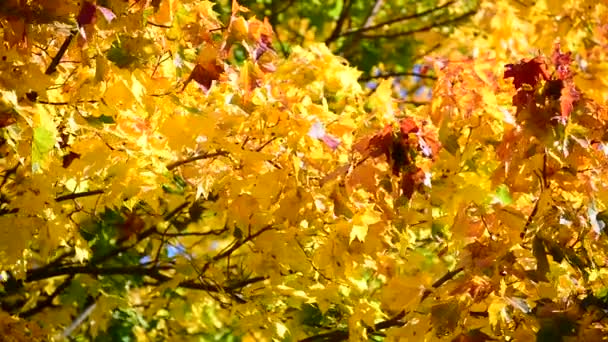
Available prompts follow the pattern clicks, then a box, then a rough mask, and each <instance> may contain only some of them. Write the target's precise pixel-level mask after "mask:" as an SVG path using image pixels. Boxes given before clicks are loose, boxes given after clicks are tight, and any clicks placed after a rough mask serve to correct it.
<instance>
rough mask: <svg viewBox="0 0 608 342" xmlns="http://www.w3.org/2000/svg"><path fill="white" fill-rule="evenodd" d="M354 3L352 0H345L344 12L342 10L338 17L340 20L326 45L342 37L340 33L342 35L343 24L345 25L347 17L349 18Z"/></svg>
mask: <svg viewBox="0 0 608 342" xmlns="http://www.w3.org/2000/svg"><path fill="white" fill-rule="evenodd" d="M352 5H353V1H352V0H345V3H344V5H343V7H342V12H340V16H339V17H338V20H337V21H336V27H334V30H333V31H332V32H331V34H330V35H329V37H328V38H327V39H326V40H325V45H329V44H330V43H331V42H333V41H334V40H336V39H338V38H339V37H340V35H341V33H340V31H341V30H342V25H344V22H345V21H346V18H348V15H349V13H350V8H351V6H352Z"/></svg>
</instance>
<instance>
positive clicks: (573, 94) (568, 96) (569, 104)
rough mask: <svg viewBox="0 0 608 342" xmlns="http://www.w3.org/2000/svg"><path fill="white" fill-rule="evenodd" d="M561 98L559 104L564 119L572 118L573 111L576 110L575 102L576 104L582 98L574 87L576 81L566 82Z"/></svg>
mask: <svg viewBox="0 0 608 342" xmlns="http://www.w3.org/2000/svg"><path fill="white" fill-rule="evenodd" d="M561 95H562V96H561V97H560V99H559V104H560V108H561V112H562V115H561V117H562V118H563V119H567V118H569V117H570V114H571V113H572V109H574V102H576V101H577V100H578V99H579V98H580V94H579V92H578V91H577V90H576V88H575V87H574V81H572V80H571V79H570V80H567V81H564V87H563V88H562V92H561Z"/></svg>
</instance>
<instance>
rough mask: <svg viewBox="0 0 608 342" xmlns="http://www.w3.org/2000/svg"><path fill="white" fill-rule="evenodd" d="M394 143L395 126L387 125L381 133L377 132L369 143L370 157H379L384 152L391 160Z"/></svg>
mask: <svg viewBox="0 0 608 342" xmlns="http://www.w3.org/2000/svg"><path fill="white" fill-rule="evenodd" d="M392 145H393V127H392V126H391V125H386V127H384V130H382V132H381V133H378V134H375V135H374V136H373V137H372V138H371V139H370V140H369V143H368V145H367V149H366V150H367V151H368V152H369V155H370V157H374V158H375V157H379V156H381V155H383V154H385V155H386V158H387V159H388V160H390V158H391V147H392Z"/></svg>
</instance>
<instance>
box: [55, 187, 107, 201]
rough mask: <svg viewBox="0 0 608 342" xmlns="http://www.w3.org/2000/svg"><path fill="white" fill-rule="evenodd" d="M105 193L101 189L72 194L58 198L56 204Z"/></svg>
mask: <svg viewBox="0 0 608 342" xmlns="http://www.w3.org/2000/svg"><path fill="white" fill-rule="evenodd" d="M103 193H104V191H103V190H101V189H99V190H91V191H83V192H75V193H72V194H67V195H62V196H58V197H56V198H55V202H62V201H69V200H73V199H77V198H81V197H88V196H95V195H100V194H103Z"/></svg>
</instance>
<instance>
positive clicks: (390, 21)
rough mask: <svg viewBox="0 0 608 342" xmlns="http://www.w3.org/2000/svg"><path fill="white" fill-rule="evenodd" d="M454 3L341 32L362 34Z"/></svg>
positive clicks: (345, 34) (450, 2) (344, 34)
mask: <svg viewBox="0 0 608 342" xmlns="http://www.w3.org/2000/svg"><path fill="white" fill-rule="evenodd" d="M453 3H454V1H448V2H446V3H445V4H443V5H441V6H438V7H435V8H433V9H430V10H426V11H423V12H420V13H413V14H407V15H404V16H400V17H396V18H393V19H389V20H386V21H383V22H381V23H378V24H375V25H370V26H363V27H361V28H358V29H354V30H350V31H346V32H343V33H341V34H340V37H344V36H350V35H353V34H360V33H363V32H368V31H371V30H375V29H378V28H381V27H383V26H387V25H392V24H396V23H398V22H402V21H406V20H411V19H416V18H420V17H424V16H426V15H429V14H431V13H433V12H437V11H440V10H442V9H444V8H446V7H448V6H450V5H451V4H453Z"/></svg>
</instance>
